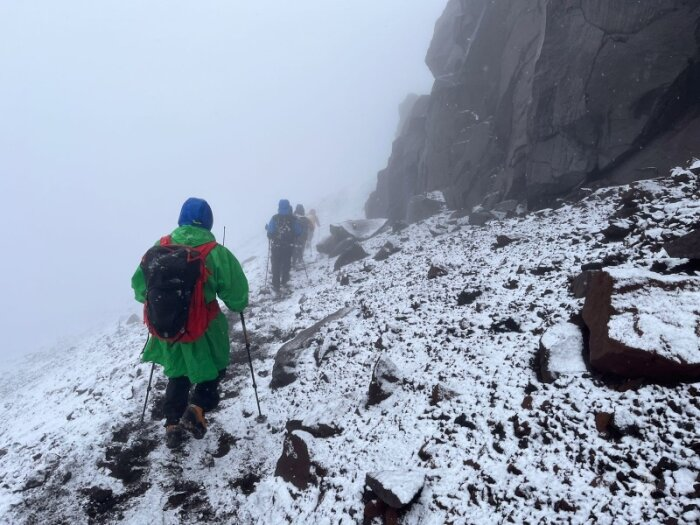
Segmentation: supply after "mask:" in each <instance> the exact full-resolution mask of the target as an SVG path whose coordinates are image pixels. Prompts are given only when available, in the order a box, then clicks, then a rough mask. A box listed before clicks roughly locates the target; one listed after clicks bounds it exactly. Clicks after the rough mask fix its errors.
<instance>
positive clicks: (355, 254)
mask: <svg viewBox="0 0 700 525" xmlns="http://www.w3.org/2000/svg"><path fill="white" fill-rule="evenodd" d="M368 256H369V254H368V253H367V252H366V251H365V250H364V248H363V247H362V246H361V245H360V244H359V243H357V242H353V243H352V244H351V245H350V246H349V247H348V248H347V249H346V250H345V251H344V252H343V253H341V254H340V255H339V256H338V258H337V259H336V261H335V265H334V266H333V269H334V270H335V271H338V270H340V269H341V268H342V267H343V266H347V265H348V264H352V263H354V262H357V261H360V260H362V259H364V258H365V257H368Z"/></svg>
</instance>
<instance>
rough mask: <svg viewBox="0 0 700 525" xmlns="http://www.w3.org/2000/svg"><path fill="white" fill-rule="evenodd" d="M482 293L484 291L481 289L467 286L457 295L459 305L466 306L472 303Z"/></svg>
mask: <svg viewBox="0 0 700 525" xmlns="http://www.w3.org/2000/svg"><path fill="white" fill-rule="evenodd" d="M482 293H483V292H482V291H481V290H471V289H468V288H465V289H464V290H462V291H461V292H460V293H459V295H458V296H457V305H459V306H464V305H467V304H472V303H473V302H474V301H476V300H477V298H478V297H480V296H481V295H482Z"/></svg>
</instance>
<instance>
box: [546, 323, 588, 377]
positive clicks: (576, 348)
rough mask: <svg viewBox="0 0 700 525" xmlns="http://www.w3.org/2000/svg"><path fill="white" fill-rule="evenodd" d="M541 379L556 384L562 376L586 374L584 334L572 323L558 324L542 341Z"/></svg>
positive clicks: (547, 332)
mask: <svg viewBox="0 0 700 525" xmlns="http://www.w3.org/2000/svg"><path fill="white" fill-rule="evenodd" d="M538 360H539V377H540V379H541V380H542V381H544V382H546V383H552V382H554V381H555V380H556V379H557V377H559V376H561V375H572V374H573V375H578V374H583V373H584V372H586V363H585V362H584V360H583V334H582V333H581V329H580V328H579V327H578V326H576V325H574V324H572V323H568V322H565V323H558V324H556V325H554V326H552V327H550V328H548V329H547V331H546V332H545V333H544V335H542V338H541V339H540V352H539V356H538Z"/></svg>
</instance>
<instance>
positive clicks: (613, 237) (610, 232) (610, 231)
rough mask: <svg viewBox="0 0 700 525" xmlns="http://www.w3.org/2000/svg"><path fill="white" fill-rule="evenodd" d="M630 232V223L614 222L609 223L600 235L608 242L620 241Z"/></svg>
mask: <svg viewBox="0 0 700 525" xmlns="http://www.w3.org/2000/svg"><path fill="white" fill-rule="evenodd" d="M631 231H632V224H631V223H630V222H628V221H615V222H611V223H610V224H609V225H608V227H607V228H605V229H604V230H603V232H602V233H603V235H605V238H606V239H607V240H608V241H621V240H623V239H624V238H625V237H627V236H628V235H629V234H630V232H631Z"/></svg>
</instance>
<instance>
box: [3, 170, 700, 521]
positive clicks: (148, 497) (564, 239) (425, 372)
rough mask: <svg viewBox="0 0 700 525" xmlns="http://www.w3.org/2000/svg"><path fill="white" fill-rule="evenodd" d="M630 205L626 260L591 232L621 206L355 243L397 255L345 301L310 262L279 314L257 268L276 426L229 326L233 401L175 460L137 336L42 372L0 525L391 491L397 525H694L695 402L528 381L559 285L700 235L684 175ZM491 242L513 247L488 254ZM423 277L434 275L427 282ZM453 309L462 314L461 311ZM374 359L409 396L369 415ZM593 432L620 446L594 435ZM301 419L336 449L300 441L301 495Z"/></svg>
mask: <svg viewBox="0 0 700 525" xmlns="http://www.w3.org/2000/svg"><path fill="white" fill-rule="evenodd" d="M635 187H636V190H635V191H641V192H648V193H649V194H650V195H652V199H651V201H650V202H648V203H645V204H643V205H642V208H643V209H647V208H648V210H647V211H648V212H649V214H648V215H649V218H648V219H643V220H644V221H647V223H645V224H641V223H640V222H637V223H635V224H634V225H632V228H631V229H632V233H631V234H630V235H629V236H628V237H627V238H625V240H624V241H622V242H613V243H606V242H603V235H602V234H600V233H599V232H600V231H601V230H603V229H605V228H606V227H607V226H608V222H609V218H610V217H611V216H612V215H613V213H614V212H615V211H616V210H617V209H618V207H619V200H620V196H621V195H622V194H623V193H624V192H625V191H627V189H628V188H625V187H623V188H608V189H604V190H600V191H598V192H596V193H594V194H592V195H591V196H589V197H588V198H586V199H584V200H583V201H582V202H579V203H575V204H572V205H566V206H564V207H562V208H560V209H558V210H544V211H540V212H537V213H533V214H530V215H527V216H525V217H522V218H513V219H508V220H503V221H498V222H494V223H490V224H489V225H487V226H485V227H473V226H469V225H468V224H466V221H465V220H464V219H450V215H449V214H448V213H445V214H442V215H439V216H436V217H434V218H432V219H429V220H427V221H425V222H423V223H419V224H415V225H413V226H411V227H410V228H408V229H406V230H403V231H401V232H398V233H385V234H382V235H380V236H378V237H375V238H373V239H371V240H369V241H366V242H365V243H364V246H365V249H366V250H367V251H368V252H369V253H372V254H373V253H375V252H376V251H377V250H378V249H379V248H380V247H381V246H382V245H383V244H384V243H385V242H387V241H389V240H390V241H391V242H392V243H394V244H395V245H398V246H400V247H401V251H400V252H398V253H396V254H394V255H392V256H391V257H390V258H389V259H387V260H386V261H382V262H379V261H374V260H371V259H365V260H364V261H360V262H357V263H354V264H352V265H350V266H347V267H346V268H345V269H344V270H345V272H342V271H341V272H340V273H346V274H347V276H348V280H349V283H348V284H346V285H341V284H340V279H339V277H340V275H339V273H338V272H335V273H334V272H333V271H332V267H333V261H328V260H327V259H325V258H322V257H318V258H317V259H315V260H314V261H313V262H310V263H309V264H308V271H309V278H308V279H307V277H306V276H305V274H304V272H303V270H300V271H297V272H296V273H295V276H294V285H295V291H294V292H293V294H292V295H291V297H288V298H286V299H284V300H282V301H277V302H276V301H273V300H272V299H271V296H270V295H269V294H265V293H263V292H262V284H263V280H264V274H265V269H264V264H260V261H264V254H260V257H258V258H257V259H256V260H253V261H252V262H251V263H250V264H249V265H248V266H247V268H246V270H247V271H248V273H249V276H250V279H251V282H252V284H253V304H252V305H251V308H250V310H249V312H248V320H247V321H248V329H249V331H250V333H251V337H252V340H253V347H254V351H253V354H254V358H255V361H254V366H255V369H256V373H257V375H258V384H259V390H260V398H261V404H262V406H263V411H264V413H265V414H266V416H267V421H266V422H264V423H259V422H257V421H256V418H255V401H254V397H253V392H252V388H251V381H250V376H249V372H248V369H247V366H248V365H247V362H246V357H245V350H244V347H243V345H242V336H241V333H240V329H239V325H238V324H237V323H236V318H235V316H232V317H231V319H232V323H233V324H234V325H235V327H236V328H235V331H234V333H233V343H232V352H233V361H234V363H233V365H232V366H231V368H230V370H229V374H228V377H227V379H226V380H225V381H224V384H223V392H224V400H223V401H222V403H221V407H220V408H219V409H218V410H217V411H216V412H212V414H211V418H210V419H211V427H210V432H209V433H208V434H207V436H206V437H205V439H203V440H202V441H191V442H189V443H188V444H187V445H186V446H185V448H184V451H185V453H171V452H170V451H168V450H167V449H165V447H164V445H163V443H162V434H163V430H162V428H161V422H160V421H159V416H160V415H159V406H158V399H159V398H160V397H161V395H162V390H163V389H164V385H165V381H164V379H163V378H162V377H161V376H160V373H159V372H158V371H157V372H156V378H155V385H156V386H155V390H154V394H155V395H154V398H153V400H152V402H151V403H149V405H150V406H149V412H148V416H147V421H146V424H145V425H144V426H143V427H139V425H138V418H139V415H140V410H141V406H142V403H143V397H144V394H145V389H146V384H147V381H148V372H149V369H150V367H149V366H148V365H145V364H139V359H138V356H139V351H140V349H141V346H142V344H143V341H144V337H145V333H144V329H143V327H142V326H141V325H140V324H134V325H126V326H121V327H119V328H118V329H117V328H115V329H114V330H112V331H108V332H105V333H104V334H102V335H100V336H99V337H96V338H94V339H90V340H86V341H84V342H83V343H82V344H80V345H78V346H76V347H74V348H62V349H56V350H54V351H53V352H52V353H50V354H43V355H39V356H36V357H35V358H34V359H33V361H32V362H31V363H30V364H29V366H28V367H27V368H26V369H24V370H22V371H21V372H20V373H18V374H15V375H14V376H13V377H12V378H11V379H9V380H8V379H5V380H4V381H3V382H2V386H0V388H1V389H2V391H1V393H2V399H3V409H4V410H3V414H4V415H5V421H6V423H5V424H4V425H2V426H1V427H0V456H1V457H0V521H2V522H3V523H87V522H93V523H112V522H124V523H137V524H140V523H143V524H146V523H153V522H157V523H261V524H274V523H299V524H309V523H329V524H330V523H348V524H350V523H358V522H361V521H362V519H363V509H364V502H363V494H364V484H365V475H366V474H367V473H368V472H375V471H384V470H386V471H406V470H408V471H413V472H418V473H419V474H421V475H424V476H425V486H424V487H423V490H422V491H421V493H420V495H419V497H418V500H417V501H416V503H415V504H414V505H413V506H411V507H410V508H409V510H408V511H407V512H405V513H404V514H403V515H402V516H401V522H402V523H412V524H419V523H420V524H443V523H504V522H510V523H610V524H612V523H615V524H618V523H691V522H694V521H696V520H697V519H698V518H699V517H700V514H699V513H698V499H697V498H698V488H700V487H698V472H699V470H700V460H699V458H698V453H700V440H699V439H698V434H697V426H696V425H697V420H698V416H700V403H699V401H700V391H699V389H698V387H697V386H693V385H683V384H681V385H674V386H658V385H639V384H622V385H611V384H607V383H604V382H603V381H602V380H601V379H600V378H598V377H597V376H595V375H593V374H591V373H589V372H580V371H577V370H579V369H577V368H576V367H574V368H573V369H572V370H573V372H571V373H567V374H563V375H562V376H560V377H559V378H558V379H556V380H555V381H554V382H553V383H551V384H545V383H540V382H539V381H538V379H537V376H536V373H535V369H534V366H533V363H534V357H535V354H536V352H537V349H538V346H539V341H540V338H541V336H542V334H543V333H544V331H545V330H546V329H547V328H548V327H550V326H552V325H554V324H557V323H559V322H561V321H568V320H569V319H572V318H574V319H575V318H576V317H577V314H578V313H579V312H580V309H581V306H582V301H581V300H580V299H575V298H574V297H573V296H572V295H571V294H570V292H569V281H570V279H571V278H572V277H574V276H575V275H576V274H578V273H579V271H580V267H581V265H582V264H585V263H591V262H602V263H603V264H620V263H621V264H622V265H623V266H624V265H627V266H638V267H643V268H649V267H651V266H652V264H653V263H654V261H655V260H658V259H661V258H664V257H665V254H664V253H663V251H662V250H661V242H662V241H663V239H664V238H665V237H667V236H678V235H680V234H682V233H685V232H686V231H688V230H689V229H690V228H691V227H692V226H694V225H697V224H698V221H699V220H700V203H699V201H698V177H697V176H696V175H694V174H692V173H690V172H687V171H682V170H679V171H678V172H677V173H676V175H675V177H674V178H669V179H663V180H658V181H647V182H642V183H637V184H636V185H635ZM499 235H506V236H508V237H509V240H510V241H512V242H500V243H499V244H500V245H501V246H500V247H499V246H494V243H496V240H497V236H499ZM502 241H503V240H502ZM432 266H435V267H439V268H441V269H442V270H444V271H443V272H436V271H434V272H433V275H437V276H436V277H435V278H432V279H428V273H429V269H430V268H431V267H432ZM465 290H466V291H467V292H468V293H466V294H465V295H464V296H463V297H467V298H468V299H471V302H469V301H468V300H464V301H461V302H464V303H466V304H463V305H461V306H460V305H458V296H460V294H461V293H462V292H463V291H465ZM346 307H347V308H352V311H351V313H349V314H348V315H346V316H345V317H340V318H338V319H335V320H333V321H331V322H329V323H327V324H325V325H323V326H322V327H321V328H320V330H319V331H318V333H317V334H315V335H313V336H312V337H310V339H308V340H307V341H306V343H305V345H304V348H303V350H302V351H301V353H300V355H299V360H298V362H297V363H296V368H295V373H296V374H297V376H298V378H297V380H296V381H295V382H293V383H292V384H290V385H288V386H285V387H282V388H279V389H276V390H272V389H270V387H269V383H270V379H271V371H272V366H273V361H274V356H275V352H276V350H277V349H278V348H279V347H280V346H281V344H282V343H283V342H285V341H288V340H290V339H292V338H293V337H294V336H295V335H296V334H298V333H299V332H301V331H302V330H304V329H306V328H309V327H310V326H312V325H314V324H315V323H316V322H318V321H321V320H323V319H324V318H326V317H327V316H328V315H330V314H333V313H334V312H337V311H338V310H340V309H342V308H346ZM380 357H384V358H386V359H388V360H390V361H392V362H393V363H394V364H395V366H396V369H397V370H398V374H399V376H400V378H399V381H398V382H397V383H396V385H395V388H394V392H393V393H392V394H391V396H390V397H389V398H388V399H386V400H384V401H382V402H381V403H379V404H378V405H374V406H367V391H368V386H369V383H370V379H371V374H372V370H373V368H374V366H375V363H376V362H377V360H378V359H379V358H380ZM605 413H610V414H612V413H614V414H615V421H616V422H617V424H618V426H619V427H621V428H622V427H624V429H627V431H625V432H623V431H620V432H618V433H604V432H598V430H597V427H596V423H597V421H596V419H597V417H600V414H605ZM293 419H297V420H306V421H307V423H308V422H309V421H313V420H316V421H324V422H331V423H333V424H334V426H335V427H337V428H339V429H342V431H341V432H340V433H339V434H338V435H335V436H332V437H328V438H312V437H311V436H310V435H308V434H305V433H302V434H303V437H304V439H305V440H306V441H307V443H308V444H309V449H310V455H311V460H312V461H313V462H314V463H315V464H316V465H317V466H318V467H319V468H318V469H317V473H318V474H319V479H317V480H316V482H315V483H313V484H312V485H311V486H310V487H309V488H307V489H306V490H303V491H302V490H298V489H296V488H295V487H294V486H292V485H290V484H288V483H286V482H284V481H282V480H281V479H280V478H278V477H275V476H274V472H275V466H276V463H277V460H278V458H279V457H280V455H281V453H282V448H283V441H284V436H285V426H286V424H287V422H288V421H289V420H293ZM412 479H414V478H412Z"/></svg>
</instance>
